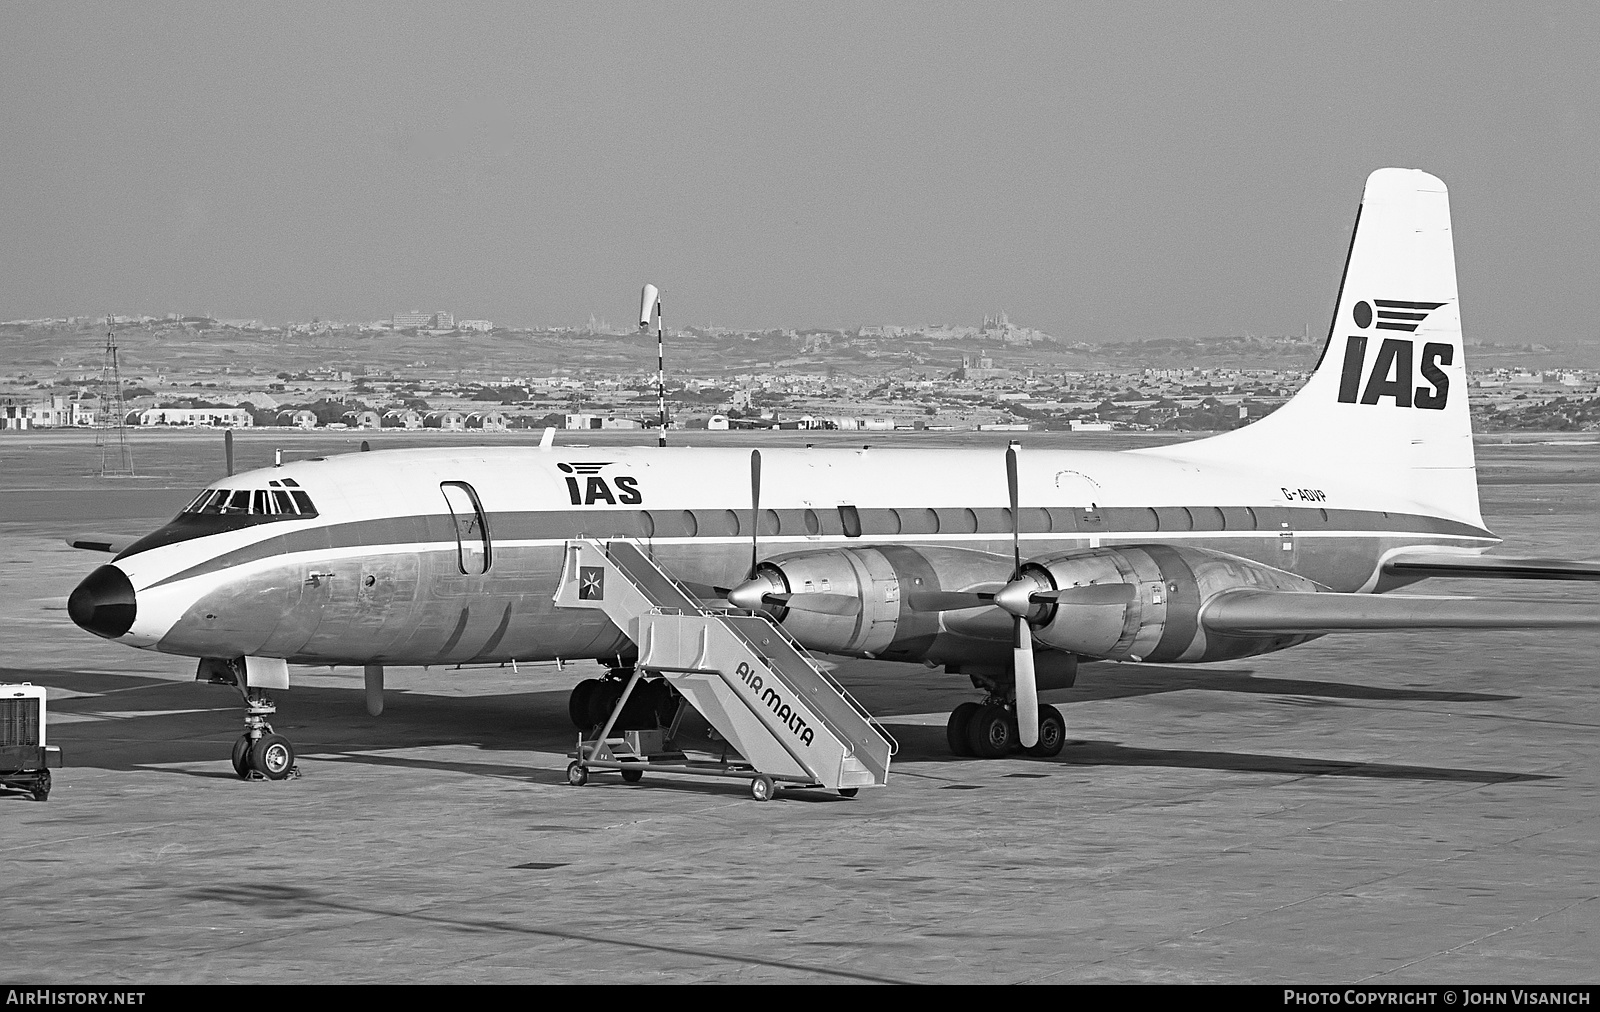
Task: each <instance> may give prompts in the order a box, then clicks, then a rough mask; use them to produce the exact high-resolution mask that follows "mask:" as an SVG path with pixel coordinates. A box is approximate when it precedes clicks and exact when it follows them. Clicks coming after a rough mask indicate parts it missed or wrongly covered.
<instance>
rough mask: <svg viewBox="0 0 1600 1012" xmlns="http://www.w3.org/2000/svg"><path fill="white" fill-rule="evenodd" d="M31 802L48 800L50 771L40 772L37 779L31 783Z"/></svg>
mask: <svg viewBox="0 0 1600 1012" xmlns="http://www.w3.org/2000/svg"><path fill="white" fill-rule="evenodd" d="M33 800H35V801H49V800H50V771H49V770H40V771H39V779H38V780H35V781H34V782H33Z"/></svg>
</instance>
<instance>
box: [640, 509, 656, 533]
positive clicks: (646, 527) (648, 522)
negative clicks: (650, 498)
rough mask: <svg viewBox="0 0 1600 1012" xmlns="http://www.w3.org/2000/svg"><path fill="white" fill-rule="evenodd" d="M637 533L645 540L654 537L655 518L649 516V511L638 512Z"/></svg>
mask: <svg viewBox="0 0 1600 1012" xmlns="http://www.w3.org/2000/svg"><path fill="white" fill-rule="evenodd" d="M639 533H640V534H641V535H642V536H643V537H646V538H653V537H655V536H656V518H655V517H653V516H651V515H650V511H649V510H640V511H639Z"/></svg>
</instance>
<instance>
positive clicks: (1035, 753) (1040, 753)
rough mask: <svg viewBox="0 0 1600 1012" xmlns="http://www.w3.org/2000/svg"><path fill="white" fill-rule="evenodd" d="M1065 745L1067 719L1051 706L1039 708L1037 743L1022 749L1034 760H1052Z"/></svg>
mask: <svg viewBox="0 0 1600 1012" xmlns="http://www.w3.org/2000/svg"><path fill="white" fill-rule="evenodd" d="M1066 744H1067V719H1066V718H1065V717H1063V716H1061V711H1060V710H1058V709H1056V708H1055V707H1053V706H1041V707H1039V741H1038V743H1037V744H1035V745H1034V746H1033V747H1032V748H1025V749H1023V751H1024V752H1026V753H1028V755H1030V756H1032V757H1033V758H1035V759H1053V758H1055V757H1056V756H1058V755H1060V754H1061V749H1062V748H1063V747H1065V745H1066Z"/></svg>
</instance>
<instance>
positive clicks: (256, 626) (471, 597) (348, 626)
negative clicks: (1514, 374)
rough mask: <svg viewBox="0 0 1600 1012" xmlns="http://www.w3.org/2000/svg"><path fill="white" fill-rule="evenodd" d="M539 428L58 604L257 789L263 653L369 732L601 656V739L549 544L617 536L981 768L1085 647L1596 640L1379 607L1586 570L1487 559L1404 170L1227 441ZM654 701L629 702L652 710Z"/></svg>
mask: <svg viewBox="0 0 1600 1012" xmlns="http://www.w3.org/2000/svg"><path fill="white" fill-rule="evenodd" d="M644 315H645V322H646V323H647V322H648V308H647V310H646V312H645V314H644ZM641 326H644V323H642V324H641ZM548 437H549V434H548V433H547V438H546V439H545V441H544V442H543V443H542V444H541V445H540V446H538V447H509V448H490V447H482V448H470V449H460V448H446V449H403V450H379V451H373V452H366V453H352V454H347V455H342V456H336V457H332V458H327V459H324V458H317V459H312V460H300V461H294V462H290V463H283V464H281V465H279V466H274V467H270V468H263V469H260V470H254V471H249V472H245V473H241V474H237V475H231V476H229V477H227V478H226V479H223V480H220V481H218V482H216V483H214V484H213V485H211V486H210V487H208V488H206V489H205V490H203V491H202V492H200V494H199V495H197V496H196V497H195V499H194V501H193V502H192V503H190V505H189V506H188V507H186V508H185V509H184V510H183V511H182V512H181V513H179V514H178V515H177V516H176V517H174V518H173V519H172V521H171V522H170V523H167V524H166V525H165V526H162V527H161V528H159V529H158V530H155V531H154V532H152V533H150V534H149V535H147V536H145V537H143V538H140V539H139V540H137V541H135V542H133V543H131V544H128V545H126V546H123V545H115V544H112V543H111V542H110V539H102V538H93V537H88V538H80V539H76V542H77V543H78V544H80V545H81V546H83V547H97V548H100V549H102V550H112V551H115V557H114V559H113V560H112V561H111V562H110V563H109V564H106V565H103V566H100V567H99V568H98V569H96V570H94V571H93V572H92V573H90V574H89V575H88V577H87V578H86V579H84V580H83V582H82V583H81V584H80V585H79V586H78V587H77V588H76V589H75V590H74V591H73V592H72V594H71V597H70V599H69V603H68V609H69V612H70V615H71V617H72V620H73V621H74V622H76V623H77V624H78V625H79V626H81V627H82V628H84V629H86V630H88V631H89V632H91V633H94V634H95V635H97V636H101V637H104V638H106V639H108V640H112V641H114V642H117V643H123V644H127V645H128V646H131V647H136V648H139V649H143V650H154V651H160V652H164V653H170V654H177V655H183V656H188V657H194V658H198V659H199V662H198V673H197V677H203V678H208V679H210V680H213V681H220V682H224V683H229V684H233V685H234V686H236V687H237V688H238V689H239V691H240V692H241V694H242V695H243V696H244V699H245V702H246V725H247V731H246V733H245V735H244V736H243V737H241V738H240V739H239V741H238V742H237V743H236V744H235V746H234V751H233V757H232V758H233V763H234V768H235V770H236V771H237V772H238V773H239V775H240V776H241V777H245V778H249V777H250V775H251V774H252V772H254V773H259V774H260V775H262V776H264V777H266V778H268V779H281V778H282V777H285V776H288V775H290V773H291V772H292V770H293V768H294V751H293V746H292V744H291V743H290V742H288V741H287V739H285V738H283V737H282V736H281V735H277V734H275V733H273V732H272V730H271V726H270V724H268V723H267V722H266V720H265V717H266V715H268V714H270V713H271V712H273V707H272V704H271V701H270V698H268V697H266V696H265V694H264V690H266V689H282V688H287V687H288V665H289V664H297V665H357V666H361V667H363V668H364V669H365V672H366V677H367V689H368V708H369V710H371V711H372V712H373V713H374V714H377V713H378V712H380V711H381V708H382V680H383V670H384V666H385V665H419V666H424V665H451V664H485V663H489V664H493V663H506V662H512V663H515V662H523V661H550V660H563V661H564V660H573V659H594V660H598V661H600V662H601V664H602V665H603V666H605V667H606V668H607V669H608V672H607V674H606V676H605V677H604V678H600V679H594V678H588V679H584V680H583V681H581V682H579V683H578V685H577V686H576V687H575V688H574V689H573V692H572V695H571V697H570V711H571V715H572V719H573V722H574V723H575V724H576V725H578V726H579V727H589V726H594V725H597V724H599V723H600V722H601V721H602V720H603V719H604V718H605V715H606V714H607V713H609V712H611V711H612V710H613V709H614V708H616V707H617V702H618V699H619V697H620V695H621V692H622V687H623V685H624V684H625V683H626V682H627V680H628V679H629V678H630V677H632V676H633V675H634V674H635V672H634V670H633V668H634V665H635V664H636V663H637V662H638V660H639V657H640V653H639V647H638V645H637V644H635V643H634V642H632V641H631V640H630V639H629V637H628V635H627V634H626V633H625V632H624V630H623V629H622V628H620V627H619V626H618V624H616V623H615V622H614V621H612V620H611V619H610V618H608V617H607V615H606V614H604V613H602V612H600V611H594V610H588V611H585V610H572V609H562V608H559V607H557V604H556V601H555V598H556V597H557V596H558V595H559V594H560V593H561V590H560V586H561V581H562V580H563V576H564V573H565V572H566V567H567V563H568V556H569V547H570V545H571V543H572V542H573V541H574V539H592V540H594V541H596V542H600V541H610V542H622V541H626V542H628V543H630V544H633V545H636V546H637V547H638V548H639V550H640V551H641V552H643V553H644V554H645V555H648V556H649V557H650V558H651V559H652V560H653V563H654V564H655V565H657V566H659V567H660V568H661V569H662V570H663V571H665V572H667V573H670V574H671V575H672V576H673V577H675V578H676V579H677V580H678V581H681V585H682V586H684V587H687V588H691V589H692V591H693V594H694V596H695V597H696V598H698V599H699V600H700V603H701V604H702V605H703V606H704V607H706V608H710V609H717V608H721V609H734V610H741V611H743V610H748V611H755V612H759V613H760V614H763V615H765V616H767V617H768V618H769V619H770V621H771V622H773V623H776V624H778V625H779V626H781V627H782V630H783V631H784V632H786V633H787V634H789V635H790V636H792V637H793V639H794V640H795V641H797V642H798V643H799V644H801V645H802V646H803V647H804V648H806V649H807V650H811V651H817V652H822V653H831V654H836V655H843V656H849V657H858V658H876V659H879V660H887V661H900V662H905V663H907V664H908V665H911V664H914V665H922V666H926V667H928V668H939V667H942V668H943V670H944V672H946V673H947V674H950V675H957V676H962V677H965V678H967V679H969V680H970V682H971V684H972V686H973V687H974V689H975V690H976V691H977V692H980V693H982V696H983V698H982V700H981V701H979V700H971V701H968V702H964V703H962V704H960V705H959V706H957V707H955V709H954V710H953V712H952V713H951V715H950V718H949V721H948V724H947V738H948V743H949V746H950V748H951V750H952V752H954V753H955V754H957V755H964V756H975V757H983V758H999V757H1001V756H1006V755H1011V754H1016V753H1018V752H1021V753H1023V754H1026V755H1030V756H1034V757H1041V758H1048V757H1051V756H1054V755H1057V754H1059V753H1060V751H1061V749H1062V747H1063V745H1064V744H1065V741H1066V733H1067V728H1066V723H1065V720H1064V719H1063V717H1062V715H1061V713H1060V712H1059V711H1058V710H1057V709H1056V708H1055V707H1052V706H1042V705H1040V703H1039V699H1038V694H1039V693H1040V692H1041V691H1044V690H1049V689H1056V688H1063V687H1069V686H1071V685H1072V684H1073V681H1074V679H1075V676H1076V672H1077V668H1078V665H1079V663H1080V662H1089V661H1133V662H1141V663H1144V664H1168V663H1181V664H1186V665H1188V664H1196V663H1206V662H1212V661H1222V660H1231V659H1236V658H1241V657H1249V656H1254V655H1257V654H1264V653H1268V652H1272V651H1277V650H1283V649H1286V648H1289V647H1293V646H1296V645H1299V644H1302V643H1305V642H1307V641H1308V640H1312V639H1316V638H1318V637H1320V636H1323V635H1326V634H1329V633H1336V632H1343V633H1364V632H1374V631H1384V630H1396V629H1530V628H1584V627H1593V626H1596V625H1600V614H1597V610H1596V608H1595V607H1594V605H1593V604H1592V603H1590V604H1583V603H1567V602H1550V601H1537V602H1532V601H1517V600H1491V599H1482V598H1472V597H1459V596H1411V595H1391V594H1389V593H1388V592H1389V591H1393V590H1395V589H1398V588H1400V587H1404V586H1407V585H1410V584H1414V583H1416V582H1418V581H1420V580H1424V579H1428V578H1441V577H1471V578H1509V579H1555V580H1587V581H1593V580H1600V562H1581V561H1568V560H1552V559H1526V558H1508V557H1501V556H1494V555H1488V554H1485V553H1486V552H1487V550H1488V549H1490V548H1492V547H1493V546H1495V545H1496V544H1498V543H1499V540H1500V539H1498V538H1497V537H1496V536H1495V535H1494V534H1493V533H1491V532H1490V531H1489V530H1488V529H1487V528H1486V527H1485V525H1484V520H1483V517H1482V514H1481V512H1480V508H1479V502H1478V489H1477V480H1476V470H1475V463H1474V456H1473V442H1472V428H1471V422H1470V419H1469V416H1468V409H1467V377H1466V362H1465V355H1464V346H1463V341H1462V334H1461V319H1460V306H1459V302H1458V296H1457V290H1456V270H1455V253H1454V243H1453V239H1452V236H1451V225H1450V209H1449V197H1448V193H1447V191H1446V188H1445V185H1444V183H1443V182H1441V181H1440V180H1439V179H1438V178H1436V177H1435V176H1432V175H1429V174H1428V173H1425V172H1422V171H1418V170H1412V169H1400V168H1385V169H1379V170H1378V171H1376V172H1374V173H1372V175H1371V176H1370V177H1369V178H1368V180H1367V182H1366V187H1365V190H1364V193H1363V197H1362V201H1361V204H1360V207H1359V209H1358V213H1357V216H1356V224H1355V227H1354V230H1353V233H1352V237H1351V243H1350V248H1349V251H1348V254H1347V260H1346V264H1345V268H1344V273H1343V275H1342V277H1341V280H1340V284H1339V288H1338V294H1337V296H1336V300H1335V310H1334V316H1333V319H1332V321H1331V323H1330V327H1329V330H1328V337H1327V342H1326V344H1325V346H1324V349H1323V352H1322V356H1321V358H1320V360H1319V361H1318V363H1317V364H1316V366H1315V368H1314V370H1313V372H1312V373H1311V375H1310V377H1309V379H1308V380H1307V382H1306V383H1305V385H1304V387H1303V388H1302V389H1301V390H1299V391H1298V392H1297V393H1296V394H1295V395H1294V396H1293V397H1292V398H1291V399H1290V400H1289V401H1288V402H1287V403H1285V404H1284V405H1283V406H1282V407H1280V408H1279V409H1278V410H1277V411H1276V412H1274V413H1272V414H1271V415H1268V416H1266V417H1264V418H1262V419H1261V420H1259V421H1256V422H1254V423H1252V424H1250V425H1248V426H1245V427H1243V428H1240V429H1237V430H1233V431H1229V432H1225V433H1222V434H1220V435H1214V436H1211V437H1209V438H1202V439H1198V440H1195V441H1191V442H1186V443H1181V444H1175V445H1164V446H1158V447H1150V448H1142V449H1135V450H1126V451H1080V450H1038V449H1029V450H1024V449H1023V448H1022V447H1021V446H1020V445H1019V444H1016V443H1013V444H1012V445H1011V446H1009V447H1008V448H1007V449H1006V451H1005V452H1004V454H1001V453H997V452H995V451H993V450H988V449H919V448H881V449H880V448H861V449H841V448H806V449H788V448H784V449H775V448H762V449H755V450H751V449H740V448H703V447H651V446H639V447H608V448H604V449H601V448H594V447H577V446H573V447H557V446H555V445H553V443H552V441H551V440H550V438H548ZM69 543H73V539H69ZM568 575H570V574H568ZM590 578H591V577H590V576H588V575H586V576H585V577H584V579H590ZM593 578H594V579H595V580H598V577H593ZM596 586H598V584H596ZM579 596H580V597H582V596H583V594H582V589H581V588H580V593H579ZM911 670H912V671H913V672H914V671H915V669H911ZM651 684H653V685H656V686H657V691H656V693H655V695H654V696H653V697H652V696H649V695H648V694H646V695H644V696H641V698H653V699H655V701H656V702H657V703H662V702H663V701H668V702H670V697H671V695H672V693H671V692H670V691H669V690H667V689H662V688H660V687H659V686H660V684H661V683H660V682H659V681H653V682H651ZM645 710H647V711H648V710H650V708H649V707H645ZM663 712H666V710H665V709H664V708H662V707H657V708H656V711H655V712H645V713H644V714H643V716H640V711H639V709H638V708H635V712H634V714H633V715H632V716H631V717H629V718H627V719H630V720H636V721H641V722H642V723H641V724H640V726H654V725H655V723H656V722H658V721H660V720H662V719H664V718H663V717H661V716H660V714H661V713H663Z"/></svg>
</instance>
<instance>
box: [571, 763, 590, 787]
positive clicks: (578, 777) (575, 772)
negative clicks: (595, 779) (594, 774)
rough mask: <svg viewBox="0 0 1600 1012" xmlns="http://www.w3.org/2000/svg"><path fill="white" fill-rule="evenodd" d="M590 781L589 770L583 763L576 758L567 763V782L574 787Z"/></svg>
mask: <svg viewBox="0 0 1600 1012" xmlns="http://www.w3.org/2000/svg"><path fill="white" fill-rule="evenodd" d="M588 782H589V770H588V768H587V767H585V766H584V765H583V763H581V762H578V761H577V760H576V759H574V760H573V761H572V762H570V763H567V783H569V784H571V785H572V786H574V787H582V786H583V785H584V784H586V783H588Z"/></svg>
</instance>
